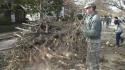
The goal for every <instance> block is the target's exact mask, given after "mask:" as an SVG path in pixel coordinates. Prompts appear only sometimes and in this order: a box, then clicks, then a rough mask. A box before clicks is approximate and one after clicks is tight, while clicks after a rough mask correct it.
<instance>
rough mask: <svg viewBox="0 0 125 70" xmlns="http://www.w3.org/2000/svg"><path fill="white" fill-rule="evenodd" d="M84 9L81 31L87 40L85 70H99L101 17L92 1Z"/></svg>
mask: <svg viewBox="0 0 125 70" xmlns="http://www.w3.org/2000/svg"><path fill="white" fill-rule="evenodd" d="M84 9H85V12H86V14H87V16H86V19H85V22H84V25H83V27H82V31H83V35H84V36H85V38H86V41H87V56H86V65H87V70H99V63H100V62H99V60H100V56H99V54H100V47H101V30H102V24H101V19H100V16H99V15H98V13H97V11H96V4H95V3H94V2H89V3H87V4H86V5H85V7H84Z"/></svg>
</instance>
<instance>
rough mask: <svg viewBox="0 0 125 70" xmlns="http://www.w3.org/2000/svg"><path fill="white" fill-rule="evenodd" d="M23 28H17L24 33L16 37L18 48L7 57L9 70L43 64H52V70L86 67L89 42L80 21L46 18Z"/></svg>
mask: <svg viewBox="0 0 125 70" xmlns="http://www.w3.org/2000/svg"><path fill="white" fill-rule="evenodd" d="M23 25H25V26H23V28H19V27H17V29H20V30H22V31H20V32H18V33H16V34H15V35H16V36H18V40H17V43H16V46H15V48H13V49H11V50H9V51H8V55H6V56H7V57H6V60H7V62H8V63H7V65H6V67H5V68H6V70H25V69H24V68H25V67H27V66H29V65H34V64H41V63H43V64H47V63H50V65H49V67H50V68H51V70H53V69H54V68H55V69H54V70H56V69H58V68H63V70H70V69H77V70H80V68H82V67H84V65H83V64H84V62H85V56H86V48H85V47H86V42H85V39H84V36H83V34H82V32H81V30H80V27H81V23H80V22H78V21H52V20H48V19H43V20H41V21H36V22H33V23H30V24H23ZM55 66H56V67H55ZM49 67H48V68H49ZM44 70H46V69H44Z"/></svg>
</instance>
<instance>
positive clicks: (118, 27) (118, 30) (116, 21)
mask: <svg viewBox="0 0 125 70" xmlns="http://www.w3.org/2000/svg"><path fill="white" fill-rule="evenodd" d="M114 24H115V25H116V28H115V33H116V46H117V47H120V41H121V43H122V42H123V40H124V39H123V38H122V37H121V34H122V33H123V28H122V26H121V25H120V22H119V19H118V17H114Z"/></svg>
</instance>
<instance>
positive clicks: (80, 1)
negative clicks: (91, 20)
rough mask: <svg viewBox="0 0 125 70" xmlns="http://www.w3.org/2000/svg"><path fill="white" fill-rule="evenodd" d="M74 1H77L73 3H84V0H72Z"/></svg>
mask: <svg viewBox="0 0 125 70" xmlns="http://www.w3.org/2000/svg"><path fill="white" fill-rule="evenodd" d="M74 1H77V2H75V4H78V5H81V4H84V1H85V0H74Z"/></svg>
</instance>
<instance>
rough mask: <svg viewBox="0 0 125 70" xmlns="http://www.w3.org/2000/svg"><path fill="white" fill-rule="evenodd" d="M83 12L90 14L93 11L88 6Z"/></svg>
mask: <svg viewBox="0 0 125 70" xmlns="http://www.w3.org/2000/svg"><path fill="white" fill-rule="evenodd" d="M85 12H86V14H88V15H90V14H92V13H93V8H92V7H88V8H86V9H85Z"/></svg>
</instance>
